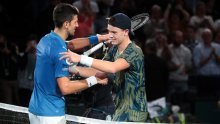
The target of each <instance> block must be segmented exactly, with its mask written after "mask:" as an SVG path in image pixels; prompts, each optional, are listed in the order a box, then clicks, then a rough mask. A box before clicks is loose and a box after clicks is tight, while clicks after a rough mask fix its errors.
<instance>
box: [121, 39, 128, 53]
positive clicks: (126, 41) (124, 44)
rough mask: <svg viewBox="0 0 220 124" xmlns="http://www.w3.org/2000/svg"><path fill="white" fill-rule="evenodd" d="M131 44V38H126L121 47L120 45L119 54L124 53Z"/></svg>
mask: <svg viewBox="0 0 220 124" xmlns="http://www.w3.org/2000/svg"><path fill="white" fill-rule="evenodd" d="M130 43H131V40H130V38H126V39H125V40H124V41H123V42H121V44H120V45H118V52H120V53H122V52H123V51H124V50H125V49H126V48H127V46H128V45H129V44H130Z"/></svg>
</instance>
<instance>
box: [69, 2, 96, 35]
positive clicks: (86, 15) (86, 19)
mask: <svg viewBox="0 0 220 124" xmlns="http://www.w3.org/2000/svg"><path fill="white" fill-rule="evenodd" d="M73 5H74V6H75V7H76V8H78V9H79V21H78V22H79V27H78V28H77V30H76V34H75V35H74V37H76V38H79V37H87V36H89V35H91V34H93V33H94V30H93V25H94V21H95V19H96V14H97V13H98V12H99V7H98V5H97V3H96V1H93V0H78V1H75V2H74V3H73Z"/></svg>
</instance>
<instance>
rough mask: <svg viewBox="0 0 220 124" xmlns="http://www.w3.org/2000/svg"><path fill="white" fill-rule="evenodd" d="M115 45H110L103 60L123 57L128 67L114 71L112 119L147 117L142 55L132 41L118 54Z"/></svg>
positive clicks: (128, 119)
mask: <svg viewBox="0 0 220 124" xmlns="http://www.w3.org/2000/svg"><path fill="white" fill-rule="evenodd" d="M117 49H118V48H117V46H112V47H111V49H110V50H109V52H108V54H107V55H106V57H105V60H109V61H115V60H117V59H118V58H123V59H125V60H126V61H127V62H128V63H129V65H130V67H129V68H128V69H125V70H123V71H120V72H117V73H115V78H114V93H115V94H116V97H115V105H116V111H115V113H114V115H113V120H114V121H136V122H137V121H139V122H144V121H146V119H147V115H148V114H147V99H146V92H145V71H144V55H143V53H142V50H141V49H140V48H139V47H138V46H136V44H134V43H130V44H129V45H128V46H127V48H126V49H125V50H124V51H123V53H121V54H119V53H118V52H117V51H118V50H117Z"/></svg>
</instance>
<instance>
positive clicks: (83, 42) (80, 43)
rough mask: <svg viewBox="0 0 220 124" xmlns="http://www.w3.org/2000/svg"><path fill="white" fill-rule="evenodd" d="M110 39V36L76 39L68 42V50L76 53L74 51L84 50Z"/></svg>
mask: <svg viewBox="0 0 220 124" xmlns="http://www.w3.org/2000/svg"><path fill="white" fill-rule="evenodd" d="M108 39H109V35H108V34H104V35H96V36H90V37H87V38H76V39H72V40H70V41H68V48H69V49H70V50H71V51H74V50H78V49H82V48H84V47H86V46H89V45H94V44H97V43H99V42H103V41H106V40H108Z"/></svg>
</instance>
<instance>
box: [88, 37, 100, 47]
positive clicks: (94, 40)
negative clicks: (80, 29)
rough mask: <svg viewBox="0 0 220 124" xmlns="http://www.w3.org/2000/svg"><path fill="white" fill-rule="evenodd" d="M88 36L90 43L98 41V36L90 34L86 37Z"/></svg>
mask: <svg viewBox="0 0 220 124" xmlns="http://www.w3.org/2000/svg"><path fill="white" fill-rule="evenodd" d="M88 38H89V43H90V44H91V45H93V44H97V43H99V39H98V36H90V37H88Z"/></svg>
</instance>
